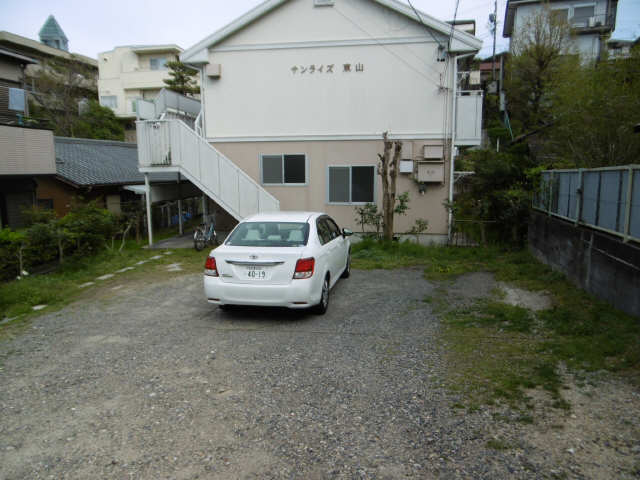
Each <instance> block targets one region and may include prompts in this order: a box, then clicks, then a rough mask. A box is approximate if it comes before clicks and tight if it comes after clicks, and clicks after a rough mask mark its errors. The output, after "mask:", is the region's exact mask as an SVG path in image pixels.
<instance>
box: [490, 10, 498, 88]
mask: <svg viewBox="0 0 640 480" xmlns="http://www.w3.org/2000/svg"><path fill="white" fill-rule="evenodd" d="M491 17H492V16H491V15H490V16H489V20H491V23H492V24H493V55H492V56H491V81H493V82H495V81H496V32H497V31H498V0H495V2H494V3H493V18H491Z"/></svg>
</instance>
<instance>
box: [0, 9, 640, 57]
mask: <svg viewBox="0 0 640 480" xmlns="http://www.w3.org/2000/svg"><path fill="white" fill-rule="evenodd" d="M411 1H412V3H413V5H414V7H416V8H417V9H419V10H422V11H423V12H425V13H428V14H429V15H432V16H434V17H436V18H438V19H440V20H451V19H452V18H453V15H454V10H455V5H456V1H455V0H411ZM261 2H262V0H186V1H182V2H180V1H176V0H154V1H153V2H150V1H145V0H107V1H103V2H95V1H93V0H56V1H53V2H52V1H51V0H0V30H7V31H9V32H12V33H16V34H18V35H22V36H24V37H28V38H33V39H36V40H37V39H38V31H39V30H40V27H41V26H42V24H43V23H44V22H45V20H46V19H47V17H48V16H49V14H53V15H54V16H55V17H56V19H57V20H58V23H59V24H60V26H61V27H62V29H63V30H64V32H65V34H66V35H67V37H68V39H69V49H70V50H71V51H72V52H75V53H81V54H83V55H86V56H88V57H93V58H96V57H97V54H98V53H99V52H104V51H107V50H111V49H113V47H115V46H117V45H144V44H163V43H176V44H178V45H180V46H181V47H183V48H188V47H190V46H192V45H194V44H195V43H197V42H199V41H200V40H202V39H203V38H204V37H206V36H208V35H209V34H211V33H213V32H214V31H216V30H218V29H219V28H221V27H223V26H224V25H226V24H228V23H229V22H231V21H233V20H234V19H236V18H237V17H239V16H240V15H242V14H243V13H245V12H246V11H248V10H249V9H251V8H253V7H255V6H256V5H258V4H260V3H261ZM404 2H405V3H407V0H404ZM505 4H506V0H498V22H499V24H498V35H497V51H498V52H500V51H501V50H505V49H506V48H508V45H509V44H508V40H507V39H505V38H502V22H503V21H504V9H505ZM492 10H493V0H460V3H459V7H458V16H457V18H458V19H475V21H476V28H477V32H476V35H477V36H478V37H480V38H481V39H482V40H483V41H484V46H483V48H482V51H481V52H480V55H481V56H482V57H485V56H487V55H491V48H492V38H491V34H490V33H489V32H488V30H487V24H488V16H489V13H491V11H492ZM614 36H615V37H616V38H635V37H638V36H640V0H620V2H619V4H618V25H617V26H616V32H615V35H614Z"/></svg>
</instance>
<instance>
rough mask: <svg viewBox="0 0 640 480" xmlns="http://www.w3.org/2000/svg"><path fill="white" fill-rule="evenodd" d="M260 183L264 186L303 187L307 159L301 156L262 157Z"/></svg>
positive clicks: (305, 177)
mask: <svg viewBox="0 0 640 480" xmlns="http://www.w3.org/2000/svg"><path fill="white" fill-rule="evenodd" d="M261 163H262V165H261V171H262V183H263V184H265V185H304V184H306V183H307V158H306V156H305V155H301V154H295V155H291V154H284V155H262V157H261Z"/></svg>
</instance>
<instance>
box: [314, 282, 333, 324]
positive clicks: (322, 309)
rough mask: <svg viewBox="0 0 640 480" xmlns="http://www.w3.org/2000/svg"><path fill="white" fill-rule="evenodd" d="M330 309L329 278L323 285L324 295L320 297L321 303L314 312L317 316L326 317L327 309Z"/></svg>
mask: <svg viewBox="0 0 640 480" xmlns="http://www.w3.org/2000/svg"><path fill="white" fill-rule="evenodd" d="M328 308H329V276H328V275H327V276H326V277H324V282H323V283H322V294H321V295H320V303H318V304H317V305H316V306H315V307H314V308H313V311H314V313H316V314H317V315H324V314H325V313H327V309H328Z"/></svg>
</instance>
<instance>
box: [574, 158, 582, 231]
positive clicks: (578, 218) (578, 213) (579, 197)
mask: <svg viewBox="0 0 640 480" xmlns="http://www.w3.org/2000/svg"><path fill="white" fill-rule="evenodd" d="M583 170H584V168H580V169H578V190H576V221H575V224H576V225H578V224H579V223H580V221H581V220H582V195H583V191H584V183H583V178H582V172H583Z"/></svg>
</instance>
